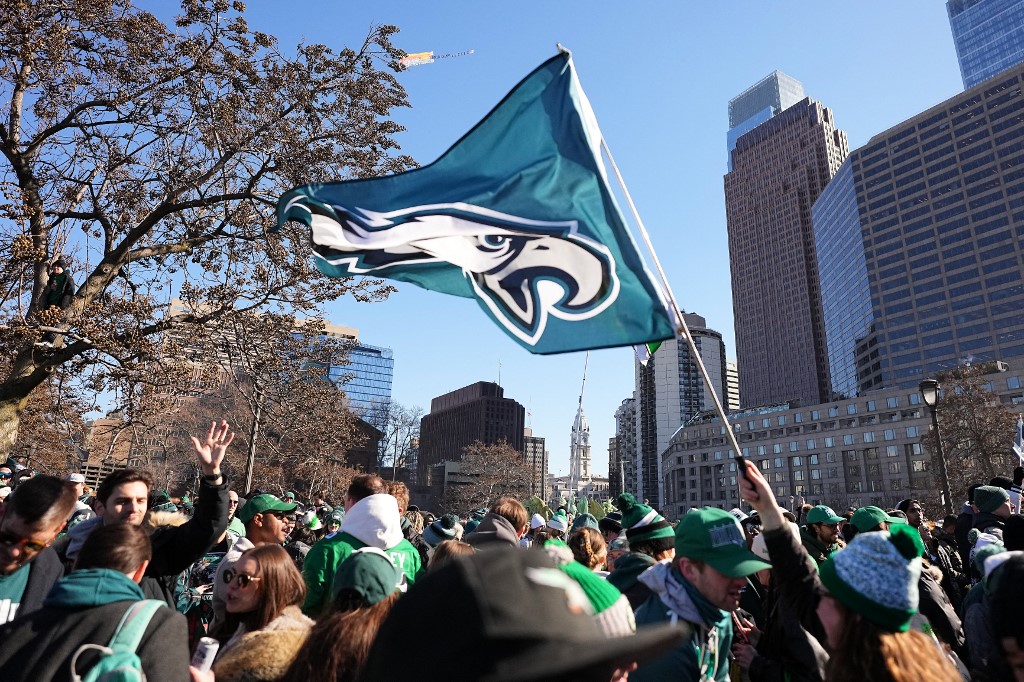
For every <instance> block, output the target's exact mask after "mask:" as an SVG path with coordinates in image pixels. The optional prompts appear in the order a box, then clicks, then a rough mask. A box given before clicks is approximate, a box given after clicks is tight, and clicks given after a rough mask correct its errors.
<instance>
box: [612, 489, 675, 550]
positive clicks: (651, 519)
mask: <svg viewBox="0 0 1024 682" xmlns="http://www.w3.org/2000/svg"><path fill="white" fill-rule="evenodd" d="M616 501H617V502H618V507H619V511H620V512H622V527H623V528H625V529H626V538H627V539H628V540H629V544H630V545H633V544H636V543H638V542H644V541H645V540H657V539H659V538H668V539H670V540H672V541H673V542H674V541H675V537H676V534H675V531H673V530H672V526H671V525H669V522H668V521H666V520H665V517H664V516H662V515H661V514H659V513H658V512H656V511H655V510H654V509H652V508H651V507H649V506H647V505H646V504H641V503H639V502H637V501H636V498H635V497H633V496H632V495H630V494H629V493H622V494H621V495H619V497H618V498H617V500H616Z"/></svg>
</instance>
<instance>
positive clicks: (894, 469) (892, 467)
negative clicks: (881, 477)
mask: <svg viewBox="0 0 1024 682" xmlns="http://www.w3.org/2000/svg"><path fill="white" fill-rule="evenodd" d="M889 473H890V474H898V473H900V463H899V462H889Z"/></svg>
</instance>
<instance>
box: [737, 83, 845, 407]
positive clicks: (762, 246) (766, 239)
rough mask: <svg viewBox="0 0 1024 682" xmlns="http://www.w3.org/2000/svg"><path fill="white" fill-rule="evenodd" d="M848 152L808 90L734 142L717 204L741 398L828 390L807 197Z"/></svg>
mask: <svg viewBox="0 0 1024 682" xmlns="http://www.w3.org/2000/svg"><path fill="white" fill-rule="evenodd" d="M847 151H848V146H847V140H846V133H844V132H843V131H842V130H839V129H838V128H837V127H836V125H835V119H834V118H833V115H832V112H831V111H830V110H829V109H827V108H826V107H824V106H822V105H821V104H820V103H818V102H815V101H813V100H811V99H809V98H808V99H804V100H802V101H801V102H799V103H797V104H795V105H793V106H791V107H789V108H788V109H786V110H785V111H783V112H782V113H780V114H778V115H776V116H774V117H772V118H771V119H770V120H768V121H766V122H764V123H762V124H761V125H759V126H757V127H756V128H754V129H753V130H751V131H750V132H748V133H746V134H745V135H743V136H741V137H740V138H739V139H738V140H737V142H736V148H735V149H734V150H733V152H732V161H733V169H732V170H731V171H730V172H729V173H727V174H726V176H725V206H726V221H727V225H728V231H729V266H730V269H731V274H732V297H733V317H734V324H735V329H736V356H737V361H738V363H739V366H740V367H741V368H742V370H743V371H742V372H740V377H739V379H740V396H741V399H742V403H743V406H744V407H754V406H759V405H769V404H778V403H784V402H789V401H792V400H800V401H801V402H802V403H803V404H806V405H810V404H814V403H820V402H824V401H825V400H826V399H827V398H828V392H829V373H828V364H827V352H826V346H825V335H824V328H823V322H822V308H821V299H820V296H819V285H818V267H817V258H816V252H815V244H814V231H813V225H812V222H811V206H812V205H813V204H814V202H815V200H816V199H817V198H818V196H819V195H820V194H821V192H822V190H823V189H824V188H825V186H826V185H827V184H828V183H829V181H830V180H831V179H832V177H833V176H834V175H835V173H836V171H837V170H838V169H839V166H840V165H841V164H842V162H843V160H844V159H845V158H846V154H847Z"/></svg>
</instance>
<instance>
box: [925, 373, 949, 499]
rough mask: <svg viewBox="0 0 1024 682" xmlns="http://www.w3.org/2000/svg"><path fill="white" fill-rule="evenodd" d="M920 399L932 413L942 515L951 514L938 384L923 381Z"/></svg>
mask: <svg viewBox="0 0 1024 682" xmlns="http://www.w3.org/2000/svg"><path fill="white" fill-rule="evenodd" d="M918 388H919V390H920V391H921V397H922V398H923V399H924V404H925V405H927V406H928V410H929V411H930V412H931V413H932V426H933V427H934V428H935V449H936V450H938V451H939V481H940V482H941V484H942V513H943V514H952V513H953V495H952V493H950V491H949V473H948V471H947V470H946V455H945V453H944V452H943V451H942V435H941V434H940V433H939V415H938V410H937V409H936V408H937V407H938V402H939V388H941V387H940V386H939V382H938V381H936V380H935V379H925V380H924V381H922V382H921V385H920V386H919V387H918Z"/></svg>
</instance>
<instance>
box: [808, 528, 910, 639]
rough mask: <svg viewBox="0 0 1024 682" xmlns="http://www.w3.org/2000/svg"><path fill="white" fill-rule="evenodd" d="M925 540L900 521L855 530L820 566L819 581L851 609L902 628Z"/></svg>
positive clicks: (878, 622) (906, 624)
mask: <svg viewBox="0 0 1024 682" xmlns="http://www.w3.org/2000/svg"><path fill="white" fill-rule="evenodd" d="M922 554H924V544H923V543H922V542H921V537H920V535H918V533H917V530H916V529H914V528H911V527H910V526H905V525H896V526H893V527H892V528H891V529H890V530H889V531H878V532H874V533H858V534H857V537H855V538H854V539H853V542H851V543H850V544H849V545H848V546H847V547H846V549H844V550H841V551H839V552H836V553H835V554H833V555H832V556H831V557H830V558H829V559H828V560H826V561H825V563H823V564H822V565H821V567H820V569H819V571H820V575H821V582H822V583H824V585H825V587H827V588H828V591H829V592H830V593H831V595H832V596H833V597H834V598H836V599H838V600H839V601H840V602H841V603H842V604H843V605H844V606H846V607H847V608H848V609H850V610H851V611H854V612H856V613H858V614H860V615H861V617H863V618H865V619H866V620H868V621H870V622H872V623H874V624H875V625H877V626H878V627H880V628H882V629H883V630H886V631H888V632H906V631H907V629H908V628H909V627H910V620H911V618H913V616H914V614H915V613H917V606H918V601H919V595H918V591H917V583H918V580H919V579H920V578H921V555H922Z"/></svg>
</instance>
